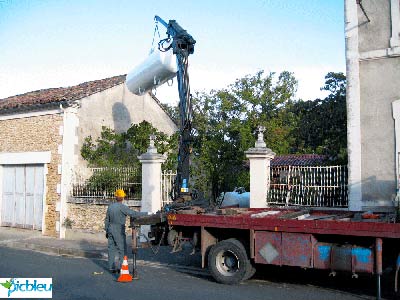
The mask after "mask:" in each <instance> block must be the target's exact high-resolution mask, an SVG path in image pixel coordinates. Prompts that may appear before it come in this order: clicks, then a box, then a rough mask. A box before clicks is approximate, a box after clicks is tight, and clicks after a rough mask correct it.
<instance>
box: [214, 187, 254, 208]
mask: <svg viewBox="0 0 400 300" xmlns="http://www.w3.org/2000/svg"><path fill="white" fill-rule="evenodd" d="M229 206H236V207H242V208H248V207H250V193H249V192H246V191H233V192H227V193H225V194H224V199H223V200H222V203H221V207H229Z"/></svg>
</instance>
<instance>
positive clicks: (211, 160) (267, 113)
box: [192, 71, 297, 198]
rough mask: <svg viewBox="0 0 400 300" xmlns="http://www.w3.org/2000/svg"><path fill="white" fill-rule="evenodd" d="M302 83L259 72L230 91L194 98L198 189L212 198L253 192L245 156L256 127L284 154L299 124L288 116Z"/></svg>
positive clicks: (243, 79) (195, 172)
mask: <svg viewBox="0 0 400 300" xmlns="http://www.w3.org/2000/svg"><path fill="white" fill-rule="evenodd" d="M296 88H297V81H296V79H295V78H294V76H293V75H292V74H291V73H289V72H282V73H281V74H279V76H278V78H277V79H275V74H274V73H270V74H267V75H264V72H263V71H259V72H257V73H256V74H254V75H248V76H245V77H244V78H241V79H238V80H236V81H235V83H233V84H232V85H230V86H229V87H228V88H226V89H222V90H218V91H211V92H210V93H208V94H206V93H202V94H197V95H196V97H194V101H193V102H194V124H193V127H194V132H195V138H194V145H193V146H194V154H195V157H194V159H193V168H192V169H193V173H192V174H193V177H194V179H195V184H196V187H197V188H200V190H202V191H203V192H205V193H207V192H208V191H210V192H211V195H210V196H211V197H213V198H215V197H217V196H218V194H219V193H220V192H221V191H227V190H232V189H233V188H234V187H235V186H245V187H247V188H248V187H249V173H248V170H247V168H246V167H245V160H246V158H245V154H244V152H245V151H246V150H248V149H249V148H250V147H253V146H254V142H255V137H254V133H255V130H256V128H257V126H259V125H262V126H265V127H266V128H267V131H266V135H265V137H266V143H267V145H268V146H269V147H271V148H272V149H274V151H276V152H279V153H285V152H287V151H288V150H289V146H290V138H291V136H290V128H291V126H292V125H291V123H292V122H293V121H294V119H293V118H292V117H291V116H290V114H289V115H288V114H286V113H284V112H285V110H286V108H287V107H288V106H290V105H292V98H293V96H294V93H295V91H296Z"/></svg>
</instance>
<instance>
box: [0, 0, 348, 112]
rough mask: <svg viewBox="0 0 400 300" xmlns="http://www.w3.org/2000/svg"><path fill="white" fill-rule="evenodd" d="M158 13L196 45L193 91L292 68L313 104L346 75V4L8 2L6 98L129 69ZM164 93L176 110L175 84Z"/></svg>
mask: <svg viewBox="0 0 400 300" xmlns="http://www.w3.org/2000/svg"><path fill="white" fill-rule="evenodd" d="M155 15H159V16H160V17H161V18H162V19H164V20H165V21H167V22H168V20H176V21H177V22H178V23H179V25H181V26H182V27H183V28H184V29H186V30H187V32H188V33H189V34H191V35H192V36H193V37H194V39H195V40H196V45H195V50H194V54H192V55H190V56H189V74H190V85H191V90H192V93H193V92H194V91H204V92H208V91H210V90H211V89H220V88H225V87H227V86H228V85H229V84H231V83H234V81H235V80H236V79H237V78H241V77H244V76H246V75H249V74H255V73H256V72H257V71H259V70H264V71H265V72H267V73H269V72H276V73H277V74H279V73H280V72H282V71H290V72H293V73H294V76H295V77H296V78H297V80H298V81H299V85H298V92H297V94H296V98H299V99H303V100H309V99H311V100H313V99H316V98H322V97H324V96H326V92H322V91H320V87H322V86H323V83H324V76H325V75H326V73H328V72H330V71H335V72H345V50H344V42H345V39H344V4H343V0H324V1H321V0H303V1H301V0H285V1H282V0H246V1H245V0H202V1H196V0H185V1H181V0H169V1H164V0H157V1H154V0H146V1H143V0H126V1H124V0H114V1H109V0H108V1H105V0H104V1H103V0H79V1H78V0H69V1H67V0H51V1H50V0H49V1H47V0H0V49H1V52H0V53H1V55H0V99H1V98H6V97H9V96H13V95H17V94H22V93H25V92H29V91H34V90H39V89H45V88H53V87H61V86H63V87H64V86H71V85H76V84H79V83H82V82H86V81H91V80H96V79H102V78H107V77H112V76H115V75H121V74H126V73H128V72H129V71H130V70H132V69H133V68H134V67H135V66H137V65H138V64H140V63H141V62H142V61H143V60H145V59H146V58H147V56H148V54H149V52H150V50H151V47H152V41H153V36H154V30H155V22H154V16H155ZM158 27H159V31H160V34H161V38H164V37H165V31H166V30H165V28H164V27H163V26H162V25H161V24H159V25H158ZM157 38H158V35H156V41H157ZM156 96H157V98H159V99H160V101H161V102H165V103H170V104H176V103H177V101H178V88H177V83H176V81H174V84H173V85H172V86H167V85H163V86H162V87H160V88H158V89H157V92H156Z"/></svg>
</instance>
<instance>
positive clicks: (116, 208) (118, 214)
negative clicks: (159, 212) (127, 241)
mask: <svg viewBox="0 0 400 300" xmlns="http://www.w3.org/2000/svg"><path fill="white" fill-rule="evenodd" d="M145 215H147V213H146V212H137V211H134V210H132V209H130V208H129V207H128V206H126V205H125V204H122V203H121V202H116V203H113V204H111V205H110V206H109V207H108V209H107V214H106V219H105V220H104V230H105V231H106V232H107V233H109V234H110V233H111V234H112V235H113V236H118V235H119V234H121V235H125V221H126V217H127V216H130V217H139V216H145Z"/></svg>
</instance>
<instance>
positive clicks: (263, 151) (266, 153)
mask: <svg viewBox="0 0 400 300" xmlns="http://www.w3.org/2000/svg"><path fill="white" fill-rule="evenodd" d="M244 153H245V154H246V157H247V158H256V157H259V158H263V157H265V158H271V159H272V158H274V157H275V155H276V153H275V152H273V151H272V150H271V149H269V148H266V147H262V148H261V147H255V148H250V149H249V150H247V151H245V152H244Z"/></svg>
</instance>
